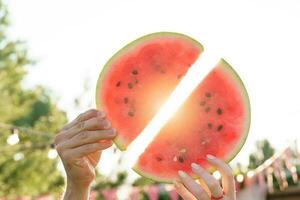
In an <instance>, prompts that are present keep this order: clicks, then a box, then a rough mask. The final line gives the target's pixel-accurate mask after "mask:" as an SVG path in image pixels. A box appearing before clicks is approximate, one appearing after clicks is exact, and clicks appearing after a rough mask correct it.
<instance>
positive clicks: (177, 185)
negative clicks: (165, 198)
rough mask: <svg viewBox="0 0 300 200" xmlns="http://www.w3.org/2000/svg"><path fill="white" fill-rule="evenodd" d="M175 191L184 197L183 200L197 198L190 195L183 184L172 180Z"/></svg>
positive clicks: (194, 199)
mask: <svg viewBox="0 0 300 200" xmlns="http://www.w3.org/2000/svg"><path fill="white" fill-rule="evenodd" d="M174 186H175V190H176V192H177V193H178V194H179V195H180V196H181V197H182V198H183V199H184V200H197V199H196V198H195V197H194V195H192V194H191V193H190V192H189V191H188V190H187V189H186V188H185V187H184V185H183V184H181V183H179V182H177V181H175V182H174Z"/></svg>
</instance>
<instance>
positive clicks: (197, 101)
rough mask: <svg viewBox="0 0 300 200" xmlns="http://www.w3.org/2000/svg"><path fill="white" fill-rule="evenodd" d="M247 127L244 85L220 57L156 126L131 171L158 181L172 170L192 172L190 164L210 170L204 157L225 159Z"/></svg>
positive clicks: (174, 173) (172, 177)
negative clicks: (157, 129)
mask: <svg viewBox="0 0 300 200" xmlns="http://www.w3.org/2000/svg"><path fill="white" fill-rule="evenodd" d="M249 126H250V103H249V98H248V95H247V92H246V89H245V87H244V85H243V83H242V81H241V79H240V78H239V76H238V75H237V73H236V72H235V71H234V70H233V69H232V67H231V66H230V65H229V64H228V63H226V62H225V60H221V61H220V62H219V63H218V65H217V66H216V67H215V68H214V69H213V70H212V71H211V72H210V73H209V74H208V75H207V77H206V78H205V79H204V80H203V81H202V82H201V83H200V84H199V86H198V87H197V88H196V89H195V90H194V91H193V93H192V94H191V96H190V97H189V98H188V99H187V100H186V102H185V103H184V104H183V105H182V106H181V107H180V109H179V110H178V111H177V112H176V114H175V115H174V116H173V117H172V118H171V119H170V120H169V121H168V123H167V124H166V125H165V126H164V127H163V128H162V129H161V131H160V133H159V134H158V135H157V136H156V138H155V139H154V140H153V142H152V143H151V144H150V145H149V146H148V147H147V148H146V150H145V151H144V153H143V154H142V155H141V156H140V157H139V160H138V162H137V164H136V165H135V167H134V170H135V171H136V172H137V173H139V174H141V175H143V176H146V177H148V178H151V179H154V180H158V181H162V182H170V181H171V180H175V179H177V177H178V175H177V172H178V170H184V171H186V172H187V173H189V174H191V175H192V171H191V166H190V165H191V163H193V162H195V163H199V164H200V165H201V166H203V167H205V168H207V169H209V170H210V168H209V166H208V163H207V161H206V155H207V154H211V155H214V156H216V157H218V158H220V159H223V160H225V161H227V162H228V161H230V160H231V159H232V158H233V157H234V156H235V155H236V154H237V153H238V152H239V151H240V149H241V147H242V146H243V144H244V142H245V140H246V137H247V134H248V131H249Z"/></svg>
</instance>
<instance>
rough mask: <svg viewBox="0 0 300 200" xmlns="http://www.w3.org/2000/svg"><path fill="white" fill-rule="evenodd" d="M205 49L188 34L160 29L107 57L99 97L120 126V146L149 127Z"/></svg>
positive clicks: (103, 108) (105, 110)
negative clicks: (150, 122)
mask: <svg viewBox="0 0 300 200" xmlns="http://www.w3.org/2000/svg"><path fill="white" fill-rule="evenodd" d="M202 50H203V49H202V46H201V44H200V43H198V42H197V41H195V40H193V39H192V38H190V37H188V36H185V35H182V34H178V33H168V32H161V33H154V34H150V35H147V36H144V37H142V38H140V39H138V40H136V41H134V42H132V43H130V44H129V45H127V46H125V47H124V48H123V49H121V50H120V51H119V52H118V53H116V54H115V55H114V56H113V57H112V58H111V59H110V60H109V61H108V63H107V64H106V65H105V66H104V69H103V70H102V72H101V74H100V76H99V79H98V83H97V92H96V101H97V107H98V108H99V109H101V110H103V111H104V112H105V113H106V117H107V119H108V120H109V121H110V122H111V123H112V126H113V127H114V128H116V129H117V130H118V136H117V137H116V138H115V140H114V141H115V143H116V145H117V146H118V147H119V148H120V149H121V150H125V149H126V147H127V146H128V145H129V144H130V143H131V142H132V141H133V140H134V139H135V138H136V136H137V135H138V134H139V133H140V132H141V131H142V130H143V129H144V128H145V127H146V125H147V124H148V123H149V121H150V120H151V119H152V118H153V117H154V115H155V114H156V113H157V111H158V110H159V108H160V106H161V105H162V104H163V103H164V101H165V100H166V99H167V97H168V96H169V95H170V93H171V92H172V91H173V90H174V89H175V87H176V85H177V84H178V83H179V81H180V78H181V77H182V76H183V75H184V74H185V73H186V72H187V70H188V69H189V67H190V66H191V65H192V64H193V63H194V62H195V61H196V59H197V58H198V56H199V55H200V53H201V52H202Z"/></svg>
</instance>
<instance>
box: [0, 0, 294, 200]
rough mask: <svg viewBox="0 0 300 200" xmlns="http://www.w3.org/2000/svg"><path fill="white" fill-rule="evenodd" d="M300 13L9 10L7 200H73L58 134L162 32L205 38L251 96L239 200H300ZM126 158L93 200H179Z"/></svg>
mask: <svg viewBox="0 0 300 200" xmlns="http://www.w3.org/2000/svg"><path fill="white" fill-rule="evenodd" d="M299 10H300V2H299V1H297V0H286V1H283V0H272V1H271V0H260V1H258V0H252V1H250V0H249V1H248V0H242V1H233V0H227V1H216V0H212V1H209V2H208V1H200V0H197V1H196V0H186V1H179V0H177V1H176V0H173V1H170V0H165V1H158V0H152V1H141V0H140V1H138V0H128V1H126V2H125V1H121V0H111V1H96V0H86V1H83V0H77V1H71V0H64V1H58V0H51V1H49V0H39V1H38V0H26V1H21V0H9V1H8V0H0V145H1V147H0V199H40V200H41V199H57V198H59V197H60V196H61V194H62V192H63V189H64V183H65V181H64V172H63V168H62V165H61V163H60V161H59V158H58V157H57V153H56V151H55V150H54V149H53V146H52V145H51V144H52V140H53V136H54V135H55V134H56V133H57V131H58V130H59V129H60V128H61V127H62V126H63V125H64V124H65V123H67V122H68V121H70V120H72V119H73V118H75V117H76V116H77V115H78V114H79V113H80V112H83V111H85V110H86V109H89V108H93V107H95V102H94V96H95V94H94V93H95V86H96V81H97V78H98V75H99V73H100V71H101V69H102V66H103V65H104V64H105V62H106V61H107V60H108V59H109V58H110V57H111V56H112V55H113V54H114V53H115V52H116V51H117V50H118V49H120V48H121V47H122V46H124V45H125V44H127V43H128V42H129V41H132V40H134V39H135V38H137V37H140V36H142V35H145V34H148V33H151V32H156V31H174V32H182V33H185V34H187V35H190V36H192V37H194V38H196V39H197V40H198V41H200V42H201V43H202V44H203V45H204V47H207V48H210V49H212V51H215V52H218V54H219V55H222V56H223V58H225V59H226V60H227V61H228V62H229V63H230V64H231V65H232V66H233V67H234V68H235V69H236V71H237V72H238V73H239V75H240V76H241V78H242V79H243V81H244V83H245V85H246V88H247V89H248V92H249V96H250V101H251V106H252V125H251V129H250V133H249V137H248V140H247V142H246V144H245V146H244V147H243V149H242V150H241V152H240V153H239V154H238V156H237V157H236V158H235V159H234V160H233V161H232V162H231V163H230V164H231V166H232V168H233V169H234V173H235V177H236V182H237V191H238V195H239V198H240V199H247V198H249V199H258V200H259V199H299V198H300V189H299V186H298V185H299V181H298V175H299V174H300V166H299V164H300V161H299V158H300V156H299V153H298V150H297V148H299V140H300V134H299V130H298V128H299V122H300V103H299V102H300V92H299V85H300V79H299V75H300V69H299V67H300V60H299V46H300V38H299V35H300V26H299V19H300V12H299ZM123 160H124V158H123V157H122V154H121V153H120V152H119V151H118V150H117V149H116V148H114V147H113V148H111V149H110V150H108V151H106V152H105V153H104V155H103V157H102V160H101V165H100V167H99V171H98V176H97V179H96V180H95V182H94V185H93V192H92V195H91V199H124V196H128V197H129V199H153V200H154V199H178V196H177V195H176V194H175V192H174V190H173V188H172V186H169V185H161V184H158V183H155V182H152V181H149V180H147V179H145V178H141V177H139V176H137V175H136V174H135V173H134V172H132V171H125V168H124V166H123ZM214 175H215V176H216V177H219V175H218V173H215V174H214ZM258 191H259V192H258ZM253 195H257V197H255V198H253ZM251 197H252V198H251Z"/></svg>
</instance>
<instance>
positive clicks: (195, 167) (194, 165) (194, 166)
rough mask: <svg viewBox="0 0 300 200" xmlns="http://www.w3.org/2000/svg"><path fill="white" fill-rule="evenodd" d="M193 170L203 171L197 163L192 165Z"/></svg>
mask: <svg viewBox="0 0 300 200" xmlns="http://www.w3.org/2000/svg"><path fill="white" fill-rule="evenodd" d="M191 166H192V168H194V169H201V168H200V166H199V165H197V164H196V163H192V164H191Z"/></svg>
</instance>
